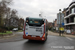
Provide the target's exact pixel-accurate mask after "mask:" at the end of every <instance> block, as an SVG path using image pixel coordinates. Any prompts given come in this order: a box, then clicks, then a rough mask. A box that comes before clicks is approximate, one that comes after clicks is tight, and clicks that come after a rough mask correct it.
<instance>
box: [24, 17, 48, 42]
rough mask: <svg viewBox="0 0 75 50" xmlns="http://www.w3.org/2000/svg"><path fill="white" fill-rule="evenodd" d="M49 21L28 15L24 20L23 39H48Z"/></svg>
mask: <svg viewBox="0 0 75 50" xmlns="http://www.w3.org/2000/svg"><path fill="white" fill-rule="evenodd" d="M47 23H48V22H47V19H43V18H31V17H27V18H26V19H25V22H24V34H23V39H29V40H41V41H46V40H47V35H48V26H47Z"/></svg>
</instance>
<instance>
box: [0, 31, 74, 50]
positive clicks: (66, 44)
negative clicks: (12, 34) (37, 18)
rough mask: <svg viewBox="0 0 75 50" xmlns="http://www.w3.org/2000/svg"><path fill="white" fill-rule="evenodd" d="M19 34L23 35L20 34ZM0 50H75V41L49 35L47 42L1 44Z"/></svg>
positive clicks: (24, 41) (21, 41)
mask: <svg viewBox="0 0 75 50" xmlns="http://www.w3.org/2000/svg"><path fill="white" fill-rule="evenodd" d="M16 34H18V33H16ZM19 34H23V33H21V32H20V33H19ZM20 38H22V37H20ZM0 50H75V39H74V38H69V37H61V36H51V35H48V39H47V41H46V42H42V41H29V40H25V39H24V40H20V41H11V42H3V43H2V42H1V43H0Z"/></svg>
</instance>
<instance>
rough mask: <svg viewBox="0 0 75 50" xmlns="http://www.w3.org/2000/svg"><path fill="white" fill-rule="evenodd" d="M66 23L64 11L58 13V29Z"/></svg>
mask: <svg viewBox="0 0 75 50" xmlns="http://www.w3.org/2000/svg"><path fill="white" fill-rule="evenodd" d="M62 23H64V11H62V12H59V13H57V28H59V27H60V26H63V25H62Z"/></svg>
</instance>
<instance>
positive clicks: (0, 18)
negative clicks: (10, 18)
mask: <svg viewBox="0 0 75 50" xmlns="http://www.w3.org/2000/svg"><path fill="white" fill-rule="evenodd" d="M0 27H1V15H0Z"/></svg>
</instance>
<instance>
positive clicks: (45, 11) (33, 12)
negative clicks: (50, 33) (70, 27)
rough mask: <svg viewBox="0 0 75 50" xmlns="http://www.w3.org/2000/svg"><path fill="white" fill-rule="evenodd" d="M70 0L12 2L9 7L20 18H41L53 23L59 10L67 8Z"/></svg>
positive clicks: (17, 0)
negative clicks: (15, 11) (40, 16)
mask: <svg viewBox="0 0 75 50" xmlns="http://www.w3.org/2000/svg"><path fill="white" fill-rule="evenodd" d="M71 2H72V0H13V4H12V5H11V6H10V7H11V8H12V9H16V10H17V11H18V15H19V16H21V17H22V18H24V19H25V18H26V17H39V14H40V13H42V17H43V18H46V19H47V20H48V21H49V22H53V21H54V20H55V19H56V18H57V13H58V12H59V9H62V10H63V9H64V8H67V7H68V6H69V4H70V3H71Z"/></svg>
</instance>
